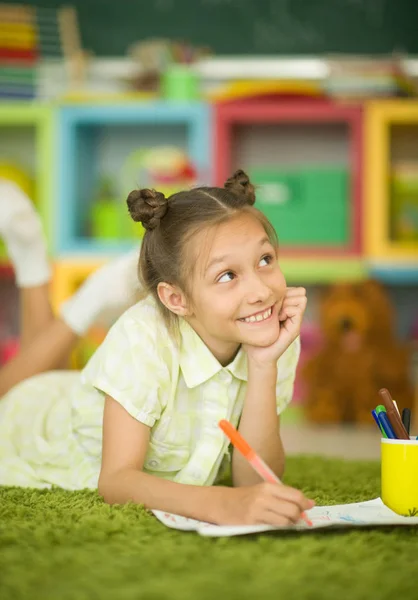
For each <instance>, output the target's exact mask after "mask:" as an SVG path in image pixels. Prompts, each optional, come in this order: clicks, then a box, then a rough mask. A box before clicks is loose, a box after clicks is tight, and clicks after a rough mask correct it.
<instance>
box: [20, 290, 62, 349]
mask: <svg viewBox="0 0 418 600" xmlns="http://www.w3.org/2000/svg"><path fill="white" fill-rule="evenodd" d="M19 292H20V340H19V342H20V343H19V345H20V349H21V351H23V350H24V349H25V348H26V347H27V346H29V345H30V343H31V342H32V341H33V340H34V339H36V338H37V336H38V335H39V334H40V333H42V332H44V331H45V329H46V328H47V327H48V325H50V324H51V323H52V322H53V321H54V314H53V312H52V308H51V304H50V302H49V284H48V283H44V284H42V285H37V286H34V287H27V288H25V287H24V288H20V290H19Z"/></svg>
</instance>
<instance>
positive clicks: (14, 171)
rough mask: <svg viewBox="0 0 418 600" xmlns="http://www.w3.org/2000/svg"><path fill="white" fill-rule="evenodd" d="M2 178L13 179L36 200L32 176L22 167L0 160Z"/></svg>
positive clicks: (0, 176)
mask: <svg viewBox="0 0 418 600" xmlns="http://www.w3.org/2000/svg"><path fill="white" fill-rule="evenodd" d="M0 179H6V180H8V181H13V183H15V184H16V185H18V186H19V187H20V189H21V190H22V191H23V192H24V193H25V194H26V195H27V196H28V197H29V198H30V199H31V200H33V201H34V202H35V186H34V181H33V179H32V177H31V176H30V175H29V173H28V172H27V171H26V170H25V169H23V168H22V167H20V166H18V165H15V164H12V163H8V162H0Z"/></svg>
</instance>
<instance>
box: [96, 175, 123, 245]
mask: <svg viewBox="0 0 418 600" xmlns="http://www.w3.org/2000/svg"><path fill="white" fill-rule="evenodd" d="M91 235H92V236H93V237H95V238H98V239H107V240H112V239H113V240H115V239H122V238H123V237H124V231H123V216H122V202H121V200H120V198H118V197H117V195H116V193H115V191H114V184H113V182H112V180H111V178H110V177H103V178H102V180H101V181H100V184H99V191H98V194H97V196H96V199H95V201H94V203H93V206H92V209H91Z"/></svg>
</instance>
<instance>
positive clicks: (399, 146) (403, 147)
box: [364, 100, 418, 284]
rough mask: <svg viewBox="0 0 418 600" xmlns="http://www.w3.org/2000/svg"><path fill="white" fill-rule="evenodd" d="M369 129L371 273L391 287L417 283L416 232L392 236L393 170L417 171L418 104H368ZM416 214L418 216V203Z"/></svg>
mask: <svg viewBox="0 0 418 600" xmlns="http://www.w3.org/2000/svg"><path fill="white" fill-rule="evenodd" d="M365 128H366V129H365V131H366V137H365V164H366V165H367V168H366V169H365V180H364V183H365V203H364V218H365V223H366V227H365V236H364V244H365V250H366V256H367V259H368V260H369V269H370V272H371V273H372V274H373V275H375V276H376V277H378V278H379V279H382V280H384V281H385V282H387V283H393V284H397V283H415V284H416V283H417V282H418V234H417V237H416V239H409V240H408V239H399V237H397V236H396V234H395V233H394V206H393V192H392V193H391V178H392V169H393V168H394V167H395V165H399V164H400V165H402V164H415V165H416V166H417V173H418V141H417V140H418V102H417V101H414V100H393V101H379V102H377V101H374V102H370V103H369V104H368V105H367V108H366V112H365ZM392 186H393V183H392ZM415 202H417V200H415ZM416 215H417V218H418V204H417V206H416ZM416 231H418V229H416Z"/></svg>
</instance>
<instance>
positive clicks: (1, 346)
mask: <svg viewBox="0 0 418 600" xmlns="http://www.w3.org/2000/svg"><path fill="white" fill-rule="evenodd" d="M18 351H19V339H18V338H9V339H6V340H4V341H3V342H0V365H4V364H6V363H7V362H8V361H9V360H11V359H12V358H13V357H14V356H15V355H16V354H17V353H18Z"/></svg>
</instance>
